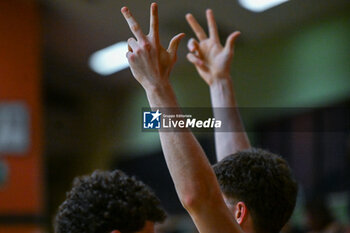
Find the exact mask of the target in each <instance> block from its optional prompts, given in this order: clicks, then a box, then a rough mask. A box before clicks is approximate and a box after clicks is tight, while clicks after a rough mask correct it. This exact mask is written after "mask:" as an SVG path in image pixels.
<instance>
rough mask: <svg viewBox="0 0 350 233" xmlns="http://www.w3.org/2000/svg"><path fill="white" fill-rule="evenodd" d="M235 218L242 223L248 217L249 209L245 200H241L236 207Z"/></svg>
mask: <svg viewBox="0 0 350 233" xmlns="http://www.w3.org/2000/svg"><path fill="white" fill-rule="evenodd" d="M234 214H235V218H236V221H237V223H238V224H239V225H241V224H242V223H243V222H244V221H245V220H246V219H247V217H248V209H247V206H246V204H245V203H244V202H242V201H239V202H237V204H236V207H235V213H234Z"/></svg>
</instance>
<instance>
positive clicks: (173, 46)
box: [168, 33, 185, 58]
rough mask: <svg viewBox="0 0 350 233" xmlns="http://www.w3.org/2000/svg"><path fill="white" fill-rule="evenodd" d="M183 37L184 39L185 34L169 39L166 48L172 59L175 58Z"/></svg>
mask: <svg viewBox="0 0 350 233" xmlns="http://www.w3.org/2000/svg"><path fill="white" fill-rule="evenodd" d="M184 37H185V33H180V34H177V35H176V36H174V37H173V38H172V39H171V41H170V43H169V47H168V53H170V55H171V56H172V57H173V58H174V57H176V52H177V48H178V47H179V44H180V41H181V39H182V38H184Z"/></svg>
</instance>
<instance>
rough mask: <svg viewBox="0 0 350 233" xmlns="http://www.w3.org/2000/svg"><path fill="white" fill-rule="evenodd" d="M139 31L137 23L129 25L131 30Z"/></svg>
mask: <svg viewBox="0 0 350 233" xmlns="http://www.w3.org/2000/svg"><path fill="white" fill-rule="evenodd" d="M139 29H140V26H139V25H138V24H137V23H135V24H133V25H131V30H133V31H138V30H139Z"/></svg>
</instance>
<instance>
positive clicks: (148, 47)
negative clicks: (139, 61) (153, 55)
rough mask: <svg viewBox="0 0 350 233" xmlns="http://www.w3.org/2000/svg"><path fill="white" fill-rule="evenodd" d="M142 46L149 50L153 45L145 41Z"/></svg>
mask: <svg viewBox="0 0 350 233" xmlns="http://www.w3.org/2000/svg"><path fill="white" fill-rule="evenodd" d="M142 48H143V49H145V50H147V51H150V50H151V48H152V46H151V44H150V43H149V42H145V43H144V44H143V45H142Z"/></svg>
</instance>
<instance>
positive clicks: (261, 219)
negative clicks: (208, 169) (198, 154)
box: [213, 148, 298, 233]
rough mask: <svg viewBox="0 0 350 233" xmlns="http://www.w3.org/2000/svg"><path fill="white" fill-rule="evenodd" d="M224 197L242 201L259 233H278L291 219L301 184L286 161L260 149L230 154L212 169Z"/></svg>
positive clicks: (235, 201)
mask: <svg viewBox="0 0 350 233" xmlns="http://www.w3.org/2000/svg"><path fill="white" fill-rule="evenodd" d="M213 168H214V171H215V173H216V176H217V178H218V181H219V184H220V187H221V190H222V192H223V194H224V195H225V196H226V197H227V198H229V199H230V200H231V201H233V202H234V203H237V202H238V201H243V202H244V203H245V204H246V205H247V208H248V210H249V211H250V213H251V216H252V219H253V225H254V229H255V231H256V232H259V233H278V232H279V231H280V230H281V228H282V227H283V226H284V224H286V222H287V221H288V219H289V218H290V216H291V214H292V212H293V210H294V207H295V202H296V196H297V192H298V185H297V183H296V181H295V180H294V179H293V178H292V174H291V170H290V168H289V166H288V164H287V162H286V161H285V160H284V159H282V158H281V157H280V156H278V155H275V154H272V153H270V152H268V151H265V150H261V149H255V148H252V149H248V150H244V151H240V152H237V153H235V154H233V155H230V156H228V157H226V158H225V159H223V160H222V161H220V162H219V163H217V164H215V165H214V166H213Z"/></svg>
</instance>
